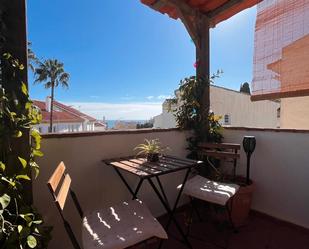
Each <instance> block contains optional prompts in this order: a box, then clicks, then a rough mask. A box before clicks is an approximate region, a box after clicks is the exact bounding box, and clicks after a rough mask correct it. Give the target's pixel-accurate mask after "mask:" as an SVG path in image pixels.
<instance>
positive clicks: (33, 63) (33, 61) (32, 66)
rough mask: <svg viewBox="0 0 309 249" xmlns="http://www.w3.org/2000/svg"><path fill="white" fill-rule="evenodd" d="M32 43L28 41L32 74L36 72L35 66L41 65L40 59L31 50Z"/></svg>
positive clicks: (29, 65) (29, 63)
mask: <svg viewBox="0 0 309 249" xmlns="http://www.w3.org/2000/svg"><path fill="white" fill-rule="evenodd" d="M31 46H32V43H31V42H29V41H28V67H29V68H30V70H31V71H32V72H35V65H36V64H38V63H39V59H38V58H37V57H36V55H35V53H34V52H33V50H32V49H31Z"/></svg>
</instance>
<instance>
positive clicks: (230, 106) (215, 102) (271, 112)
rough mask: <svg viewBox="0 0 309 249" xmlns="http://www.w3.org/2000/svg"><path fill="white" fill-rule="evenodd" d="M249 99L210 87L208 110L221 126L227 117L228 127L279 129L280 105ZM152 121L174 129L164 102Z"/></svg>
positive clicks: (157, 124) (174, 124)
mask: <svg viewBox="0 0 309 249" xmlns="http://www.w3.org/2000/svg"><path fill="white" fill-rule="evenodd" d="M250 97H251V96H250V95H248V94H244V93H240V92H237V91H234V90H230V89H226V88H222V87H218V86H214V85H212V86H210V110H212V111H213V112H214V113H215V114H217V115H221V116H222V117H223V118H222V120H221V123H222V124H224V115H229V117H230V123H229V124H228V125H229V126H243V127H260V128H277V127H279V126H280V121H279V119H278V117H277V109H278V108H279V107H280V104H279V103H277V102H274V101H269V100H264V101H257V102H252V101H251V99H250ZM174 108H175V107H173V109H174ZM154 120H155V122H154V127H155V128H172V127H176V122H175V117H174V116H173V114H172V113H171V112H168V105H167V104H166V102H164V103H163V106H162V114H161V115H158V116H157V117H155V118H154ZM307 126H308V125H307Z"/></svg>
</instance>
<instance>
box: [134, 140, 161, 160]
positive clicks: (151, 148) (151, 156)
mask: <svg viewBox="0 0 309 249" xmlns="http://www.w3.org/2000/svg"><path fill="white" fill-rule="evenodd" d="M134 150H139V152H138V153H137V154H136V155H137V156H139V155H143V156H146V158H147V161H148V162H157V161H159V155H160V154H161V152H163V151H164V149H163V148H162V147H161V143H160V141H159V139H150V140H148V139H145V143H143V144H139V145H138V146H136V147H135V148H134Z"/></svg>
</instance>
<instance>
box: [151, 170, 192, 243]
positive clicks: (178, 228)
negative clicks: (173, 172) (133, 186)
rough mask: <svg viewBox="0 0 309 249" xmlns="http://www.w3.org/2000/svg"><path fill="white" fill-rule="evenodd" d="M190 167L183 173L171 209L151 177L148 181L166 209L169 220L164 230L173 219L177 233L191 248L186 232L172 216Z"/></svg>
mask: <svg viewBox="0 0 309 249" xmlns="http://www.w3.org/2000/svg"><path fill="white" fill-rule="evenodd" d="M190 171H191V169H190V168H189V169H188V170H187V172H186V175H185V178H184V180H183V183H182V186H181V188H180V191H179V193H178V195H177V198H176V201H175V204H174V207H173V209H172V210H171V208H170V206H169V204H168V202H166V201H165V200H164V197H162V195H161V194H160V192H159V190H158V189H157V187H156V186H155V184H154V183H153V181H152V180H151V178H149V179H148V182H149V184H150V186H151V187H152V189H153V190H154V192H155V193H156V195H157V196H158V198H159V200H160V201H161V203H162V205H163V206H164V208H165V210H166V211H167V213H168V214H169V220H168V222H167V225H166V230H167V232H168V229H169V226H170V225H171V222H172V221H173V222H174V224H175V225H176V227H177V230H178V231H179V233H180V234H181V236H182V238H183V239H184V242H185V243H186V244H187V246H188V247H189V248H192V246H191V244H190V242H189V240H188V238H187V236H186V234H185V233H184V232H183V230H182V228H181V226H180V225H179V223H178V222H177V220H176V219H175V217H174V213H175V211H176V208H177V205H178V202H179V200H180V196H181V194H182V191H183V188H184V185H185V183H186V181H187V179H188V176H189V173H190ZM162 245H163V240H161V242H160V245H159V248H161V246H162Z"/></svg>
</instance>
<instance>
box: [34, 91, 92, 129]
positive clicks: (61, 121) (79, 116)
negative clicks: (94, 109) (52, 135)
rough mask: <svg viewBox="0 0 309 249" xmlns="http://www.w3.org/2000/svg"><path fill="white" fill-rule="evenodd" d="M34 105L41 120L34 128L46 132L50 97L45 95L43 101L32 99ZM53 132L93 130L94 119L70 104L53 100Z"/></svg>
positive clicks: (48, 120)
mask: <svg viewBox="0 0 309 249" xmlns="http://www.w3.org/2000/svg"><path fill="white" fill-rule="evenodd" d="M33 103H34V105H35V106H36V107H37V108H38V109H39V110H40V112H41V114H42V121H41V123H40V124H39V125H36V128H37V129H38V130H39V131H40V132H41V133H42V134H44V133H48V130H49V122H50V108H51V98H50V97H47V98H46V100H45V102H44V101H39V100H34V101H33ZM53 109H54V110H53V128H52V131H53V132H59V133H62V132H83V131H94V130H95V123H96V119H95V118H93V117H90V116H88V115H87V114H84V113H82V112H80V111H78V110H76V109H74V108H72V107H70V106H67V105H64V104H62V103H60V102H58V101H55V100H54V106H53Z"/></svg>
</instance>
